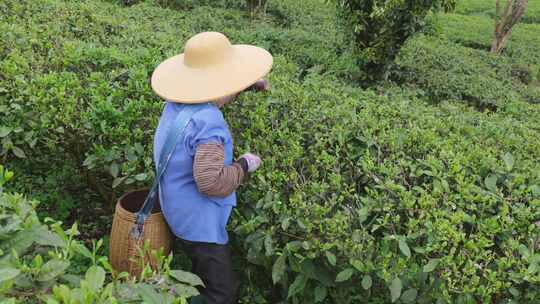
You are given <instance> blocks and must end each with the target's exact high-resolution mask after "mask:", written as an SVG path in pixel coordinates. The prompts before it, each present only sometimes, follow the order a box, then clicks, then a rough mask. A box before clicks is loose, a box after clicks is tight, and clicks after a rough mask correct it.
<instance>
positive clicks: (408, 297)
mask: <svg viewBox="0 0 540 304" xmlns="http://www.w3.org/2000/svg"><path fill="white" fill-rule="evenodd" d="M417 295H418V291H417V290H416V289H414V288H411V289H407V290H406V291H405V292H404V293H403V294H402V295H401V300H402V301H403V302H405V303H414V300H416V296H417Z"/></svg>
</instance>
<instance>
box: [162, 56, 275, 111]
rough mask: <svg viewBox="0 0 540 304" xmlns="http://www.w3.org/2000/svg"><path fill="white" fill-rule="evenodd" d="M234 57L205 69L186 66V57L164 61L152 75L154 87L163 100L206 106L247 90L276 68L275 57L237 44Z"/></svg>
mask: <svg viewBox="0 0 540 304" xmlns="http://www.w3.org/2000/svg"><path fill="white" fill-rule="evenodd" d="M232 48H233V51H232V56H230V57H229V58H228V60H227V61H226V62H224V63H222V64H220V65H218V66H213V67H209V68H204V69H195V68H191V67H189V66H187V65H185V64H184V54H180V55H176V56H174V57H171V58H169V59H167V60H165V61H163V62H162V63H161V64H159V66H158V67H157V68H156V69H155V70H154V73H153V74H152V80H151V85H152V89H153V90H154V92H155V93H156V94H157V95H158V96H159V97H161V98H163V99H165V100H167V101H172V102H179V103H203V102H209V101H213V100H216V99H218V98H221V97H224V96H228V95H232V94H235V93H238V92H241V91H243V90H244V89H246V88H248V87H249V86H251V85H252V84H253V83H255V82H256V81H257V80H259V79H260V78H262V77H264V76H265V75H266V74H267V73H268V72H269V71H270V69H271V68H272V62H273V58H272V55H271V54H270V53H269V52H268V51H266V50H265V49H263V48H259V47H256V46H252V45H233V46H232Z"/></svg>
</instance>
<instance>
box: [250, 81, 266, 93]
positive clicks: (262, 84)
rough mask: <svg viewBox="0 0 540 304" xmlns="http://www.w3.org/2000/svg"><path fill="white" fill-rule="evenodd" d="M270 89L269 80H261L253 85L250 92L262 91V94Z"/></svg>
mask: <svg viewBox="0 0 540 304" xmlns="http://www.w3.org/2000/svg"><path fill="white" fill-rule="evenodd" d="M269 89H270V86H269V84H268V80H266V79H264V78H261V79H259V80H257V81H256V82H255V83H254V84H252V85H251V86H250V87H249V88H248V90H254V91H260V92H266V91H268V90H269Z"/></svg>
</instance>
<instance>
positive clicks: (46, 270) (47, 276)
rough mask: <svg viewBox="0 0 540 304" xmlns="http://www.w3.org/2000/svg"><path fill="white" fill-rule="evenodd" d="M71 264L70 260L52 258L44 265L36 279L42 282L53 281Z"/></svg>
mask: <svg viewBox="0 0 540 304" xmlns="http://www.w3.org/2000/svg"><path fill="white" fill-rule="evenodd" d="M69 265H70V263H69V261H65V260H50V261H48V262H47V263H45V265H43V267H42V268H41V270H40V272H39V275H38V277H37V279H36V280H37V281H40V282H46V281H51V280H53V279H54V278H56V277H57V276H59V275H61V274H63V273H64V271H65V270H66V269H67V268H68V267H69Z"/></svg>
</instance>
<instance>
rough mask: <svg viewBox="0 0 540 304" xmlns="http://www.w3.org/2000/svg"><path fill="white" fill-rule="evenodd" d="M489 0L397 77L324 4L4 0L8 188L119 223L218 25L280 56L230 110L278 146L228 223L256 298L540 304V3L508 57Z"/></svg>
mask: <svg viewBox="0 0 540 304" xmlns="http://www.w3.org/2000/svg"><path fill="white" fill-rule="evenodd" d="M479 2H480V1H478V2H476V1H467V2H461V3H458V8H457V10H456V12H455V13H449V14H445V13H441V14H438V15H433V16H430V17H429V20H428V24H429V26H427V27H426V28H425V29H424V32H423V33H421V34H419V35H416V36H415V37H413V38H412V39H410V40H409V41H408V42H407V43H406V45H405V47H404V48H403V49H402V51H401V52H400V53H399V55H398V57H397V59H396V61H395V66H394V67H393V69H392V70H391V72H390V75H389V79H388V81H386V82H380V83H377V84H375V85H371V86H370V87H369V88H367V89H360V88H358V80H359V79H361V73H360V71H359V69H358V67H357V66H356V61H355V59H354V58H355V54H354V51H353V45H352V43H351V42H352V39H351V37H350V36H349V35H348V34H347V31H346V30H344V29H343V28H341V27H340V22H338V20H337V17H336V16H337V14H336V10H335V7H333V6H332V5H329V4H328V3H326V2H323V1H318V0H310V1H301V2H297V1H290V0H275V1H268V3H267V8H266V14H259V15H255V16H253V17H252V15H251V14H250V13H249V12H248V11H247V10H246V6H245V3H244V2H238V1H225V0H223V1H212V2H210V1H182V0H175V1H172V0H170V1H166V0H163V1H161V0H160V1H157V0H156V1H140V2H136V3H127V4H128V5H126V3H124V2H122V3H120V2H117V1H97V0H91V1H62V0H36V1H22V2H21V1H12V0H6V1H2V2H1V3H0V15H1V16H2V18H0V41H2V43H1V44H0V112H1V113H2V114H1V115H2V116H1V117H2V119H1V120H0V140H1V142H2V148H1V150H0V151H1V152H0V159H1V162H2V163H4V164H7V166H8V167H9V168H13V169H14V171H15V172H16V175H15V177H14V182H13V183H11V184H8V189H9V191H19V192H23V193H26V194H27V195H28V196H29V197H31V198H33V199H37V200H40V201H42V202H43V203H42V204H41V205H40V207H39V209H38V213H39V214H40V215H41V216H42V217H45V216H53V217H54V218H57V219H59V220H62V221H64V222H66V224H67V223H72V222H74V221H79V222H80V223H81V228H80V231H81V238H82V239H83V240H85V242H86V243H87V244H88V245H89V244H91V239H95V238H99V237H102V236H106V234H107V233H108V227H109V226H108V225H109V222H110V219H111V215H112V213H111V210H112V209H111V208H112V206H113V204H114V201H115V199H116V197H118V195H120V194H121V193H123V192H124V191H127V190H129V189H133V188H137V187H141V186H145V185H148V184H149V183H150V182H151V180H152V178H153V170H152V168H153V167H152V163H151V151H152V146H151V143H152V136H153V132H154V128H155V126H156V124H157V120H158V118H159V115H160V112H161V109H162V106H163V103H162V102H161V101H160V100H159V99H158V98H157V97H156V96H154V94H153V93H152V91H151V89H150V86H149V83H148V79H149V76H150V74H151V72H152V70H153V68H154V67H155V66H156V65H157V64H158V63H159V62H160V61H161V60H162V59H164V58H166V57H168V56H172V55H174V54H176V53H178V52H180V51H181V47H182V44H183V42H184V41H185V40H186V39H187V38H188V37H190V36H191V35H193V34H195V33H198V32H200V31H206V30H217V31H221V32H223V33H225V34H226V35H227V36H229V37H230V39H231V40H232V41H233V42H234V43H251V44H256V45H259V46H262V47H265V48H267V49H268V50H269V51H270V52H272V53H273V54H274V56H275V66H274V69H273V72H272V73H271V74H270V75H269V79H270V82H271V86H272V90H271V91H270V92H268V93H264V94H253V93H246V94H245V95H242V97H241V98H240V99H239V101H238V102H237V103H235V104H232V105H231V106H230V107H228V108H227V109H225V112H226V113H225V116H226V117H227V120H228V121H229V123H230V125H231V128H232V132H233V134H234V136H235V146H236V153H238V154H241V153H243V152H245V151H253V152H257V153H259V154H261V155H262V157H263V159H264V166H263V167H262V168H261V170H260V171H258V172H257V173H256V174H255V175H253V176H252V177H251V180H250V181H249V182H248V183H246V185H245V186H243V187H242V188H241V189H240V190H239V206H240V207H239V208H238V209H236V210H235V214H234V216H233V218H232V220H231V223H230V229H231V238H232V246H233V247H234V252H235V254H236V255H235V265H236V267H237V268H238V269H239V270H241V271H240V273H241V275H242V282H243V287H242V288H243V290H242V301H243V303H278V302H287V303H313V302H317V301H318V302H327V303H357V302H358V301H359V300H365V301H367V302H369V303H388V302H402V303H413V302H417V303H433V302H434V301H438V302H439V303H488V302H495V303H499V302H512V301H513V302H514V303H537V302H538V301H537V300H538V299H539V298H540V290H539V284H540V255H539V253H538V251H539V248H538V245H537V239H538V237H539V233H540V231H539V229H540V228H539V227H538V226H536V225H535V222H537V221H538V220H539V219H540V164H539V162H538V155H540V136H539V135H540V134H539V133H540V129H539V128H538V126H539V122H540V110H539V108H538V105H537V104H536V103H538V102H540V89H539V87H538V83H539V77H538V76H539V75H538V73H539V72H540V59H539V57H538V54H539V53H538V49H539V47H540V45H538V43H537V41H536V40H537V39H538V37H539V36H538V35H537V34H536V33H538V31H537V30H538V27H539V26H540V25H539V24H538V23H537V22H538V21H537V19H535V17H534V16H535V15H536V13H535V12H536V11H537V10H536V8H535V7H536V6H535V5H534V4H531V8H530V10H529V12H530V13H527V18H526V19H527V20H528V21H527V23H525V24H520V25H518V27H517V28H516V29H515V31H514V35H513V37H512V39H511V41H510V45H509V47H508V49H507V51H506V52H505V53H504V54H503V55H502V56H501V57H496V58H495V57H492V56H490V55H489V54H488V53H487V50H488V48H489V41H490V37H491V36H490V35H491V24H492V21H491V19H490V17H489V8H488V7H489V5H487V4H486V6H481V5H480V4H478V3H479ZM471 3H473V4H471ZM482 3H487V1H482ZM477 4H478V5H477ZM486 8H488V9H487V10H486ZM471 29H474V30H471ZM106 243H107V242H106V241H105V244H106ZM176 263H178V264H181V265H182V266H183V267H185V266H187V265H185V263H184V259H183V257H182V256H181V255H179V256H177V258H176ZM270 274H271V275H270ZM270 286H271V287H270Z"/></svg>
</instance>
